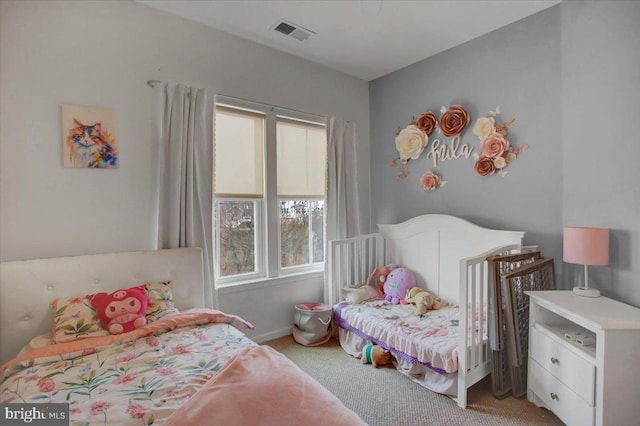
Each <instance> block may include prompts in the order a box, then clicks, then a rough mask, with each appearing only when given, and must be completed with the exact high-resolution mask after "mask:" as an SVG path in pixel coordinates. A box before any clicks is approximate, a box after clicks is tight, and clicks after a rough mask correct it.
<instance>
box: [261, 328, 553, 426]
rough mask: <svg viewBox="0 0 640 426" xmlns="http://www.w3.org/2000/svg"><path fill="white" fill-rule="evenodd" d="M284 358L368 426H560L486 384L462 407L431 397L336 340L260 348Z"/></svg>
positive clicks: (287, 341)
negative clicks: (364, 361)
mask: <svg viewBox="0 0 640 426" xmlns="http://www.w3.org/2000/svg"><path fill="white" fill-rule="evenodd" d="M264 344H265V345H269V346H271V347H272V348H274V349H276V350H277V351H279V352H281V353H283V354H284V355H286V356H287V357H288V358H289V359H291V360H292V361H293V362H294V363H295V364H297V365H298V366H299V367H300V368H301V369H302V370H304V371H306V372H307V373H308V374H309V375H311V376H312V377H313V378H315V379H316V380H317V381H318V382H320V383H321V384H322V385H323V386H324V387H326V388H327V389H329V391H331V392H332V393H333V394H334V395H336V396H337V397H338V398H339V399H340V400H341V401H342V402H343V403H344V405H346V406H347V407H348V408H350V409H351V410H353V411H355V412H356V413H357V414H358V415H359V416H360V417H361V418H362V419H363V420H364V421H365V422H367V423H368V424H369V425H371V426H389V425H394V426H418V425H420V426H423V425H429V426H437V425H443V426H445V425H446V426H455V425H482V426H493V425H509V426H511V425H527V426H530V425H562V424H563V423H562V422H561V421H560V420H558V418H557V417H556V416H555V415H553V413H551V412H549V411H547V410H545V409H543V408H538V407H536V406H535V405H534V404H532V403H531V402H529V401H527V400H526V399H524V400H519V399H516V398H513V397H511V396H510V397H507V398H505V399H502V400H498V399H496V398H494V397H493V395H492V394H491V381H490V379H489V378H487V379H484V380H482V381H481V382H480V383H478V384H476V385H475V386H473V387H472V388H471V390H470V391H469V396H468V407H467V409H466V410H463V409H461V408H459V407H458V406H457V405H456V402H455V401H454V400H452V399H451V398H449V397H446V396H443V395H440V394H437V393H435V392H431V391H429V390H427V389H425V388H423V387H422V386H420V385H418V384H417V383H415V382H413V381H411V380H410V379H409V378H408V377H406V376H404V375H402V374H400V373H398V372H397V371H396V370H395V368H393V366H391V365H390V366H388V367H383V368H378V369H376V368H374V367H373V366H372V365H371V364H366V365H365V364H362V362H361V361H360V360H359V359H356V358H353V357H352V356H350V355H348V354H347V353H346V352H344V351H343V350H342V348H341V347H340V343H339V342H338V340H336V339H331V340H330V341H329V342H327V343H325V344H324V345H321V346H317V347H304V346H302V345H299V344H297V343H296V342H295V341H294V340H293V338H292V337H291V336H286V337H281V338H279V339H275V340H271V341H268V342H264Z"/></svg>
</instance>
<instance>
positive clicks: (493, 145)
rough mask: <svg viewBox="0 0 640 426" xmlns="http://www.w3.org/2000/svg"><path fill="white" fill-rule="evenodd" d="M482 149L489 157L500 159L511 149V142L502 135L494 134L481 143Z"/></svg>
mask: <svg viewBox="0 0 640 426" xmlns="http://www.w3.org/2000/svg"><path fill="white" fill-rule="evenodd" d="M480 148H481V149H482V153H483V154H484V155H486V156H487V157H492V158H495V157H500V156H502V154H504V153H505V152H506V151H507V150H508V149H509V141H508V140H506V139H505V138H504V136H502V135H501V134H500V133H492V134H490V135H489V136H487V137H486V138H485V139H484V140H483V141H482V142H481V143H480Z"/></svg>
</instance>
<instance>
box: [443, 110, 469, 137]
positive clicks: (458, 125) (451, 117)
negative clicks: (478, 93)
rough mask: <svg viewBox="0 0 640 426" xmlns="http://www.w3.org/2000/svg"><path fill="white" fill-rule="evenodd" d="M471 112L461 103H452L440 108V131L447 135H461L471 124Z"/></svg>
mask: <svg viewBox="0 0 640 426" xmlns="http://www.w3.org/2000/svg"><path fill="white" fill-rule="evenodd" d="M469 120H470V118H469V113H468V112H467V110H465V109H464V108H463V107H462V106H460V105H451V106H450V107H449V109H446V108H445V107H442V109H441V110H440V120H439V124H440V133H442V134H443V135H444V136H447V137H454V136H459V135H461V134H462V132H464V129H465V128H466V127H467V124H469Z"/></svg>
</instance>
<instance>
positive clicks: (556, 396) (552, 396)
mask: <svg viewBox="0 0 640 426" xmlns="http://www.w3.org/2000/svg"><path fill="white" fill-rule="evenodd" d="M549 396H551V399H555V400H556V401H560V398H558V395H557V394H555V393H553V392H551V395H549Z"/></svg>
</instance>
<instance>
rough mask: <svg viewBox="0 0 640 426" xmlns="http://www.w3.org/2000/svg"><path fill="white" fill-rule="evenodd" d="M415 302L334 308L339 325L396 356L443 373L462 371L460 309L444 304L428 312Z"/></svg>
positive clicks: (377, 303)
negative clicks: (418, 310)
mask: <svg viewBox="0 0 640 426" xmlns="http://www.w3.org/2000/svg"><path fill="white" fill-rule="evenodd" d="M413 308H414V306H412V305H393V304H390V303H388V302H384V301H373V302H366V303H363V304H357V305H350V304H348V303H346V302H343V303H340V304H338V305H336V306H335V307H334V321H335V324H336V325H337V326H339V327H341V328H343V329H345V330H348V331H351V332H353V333H355V334H357V335H358V336H360V337H362V338H363V339H366V340H370V341H373V342H375V343H377V344H379V345H381V346H382V347H385V348H387V349H390V350H391V351H392V352H393V353H394V355H396V357H400V358H402V359H403V360H405V361H408V362H410V363H419V364H423V365H425V366H427V367H430V368H431V369H433V370H436V371H437V372H440V373H443V374H444V373H454V372H456V371H458V342H459V341H458V338H459V335H460V333H459V327H458V323H459V320H458V318H459V309H458V307H457V306H444V307H442V308H441V309H439V310H436V311H428V312H427V313H426V314H424V315H415V314H412V313H411V311H412V310H413Z"/></svg>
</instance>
